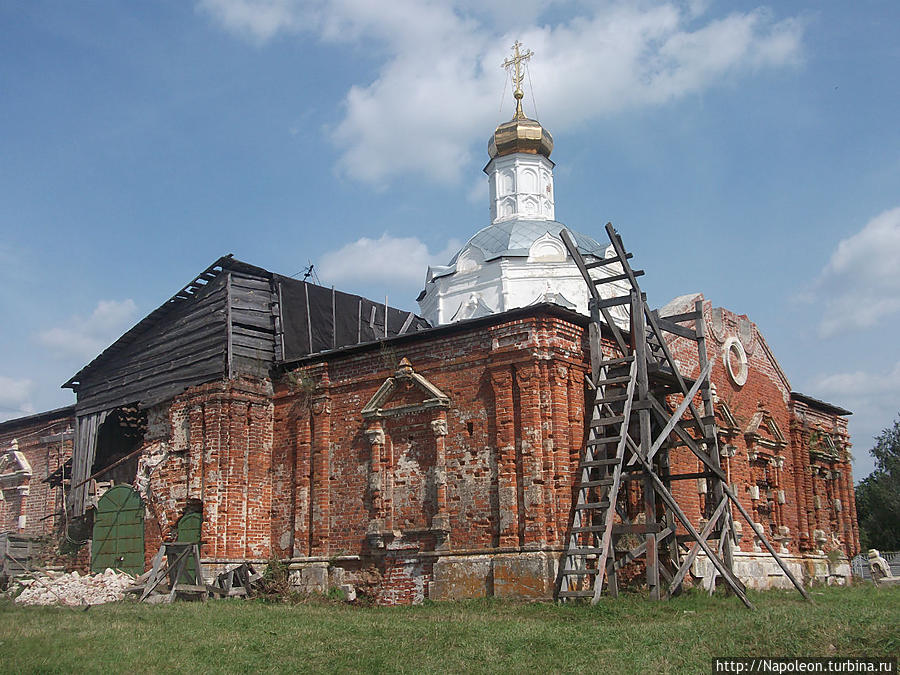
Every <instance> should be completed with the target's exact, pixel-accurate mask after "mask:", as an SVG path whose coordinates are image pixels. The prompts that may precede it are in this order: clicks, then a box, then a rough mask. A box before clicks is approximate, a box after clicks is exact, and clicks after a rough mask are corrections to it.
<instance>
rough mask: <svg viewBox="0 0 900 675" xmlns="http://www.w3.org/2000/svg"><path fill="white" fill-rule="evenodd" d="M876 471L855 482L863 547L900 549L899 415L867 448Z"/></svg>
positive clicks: (886, 549) (865, 548)
mask: <svg viewBox="0 0 900 675" xmlns="http://www.w3.org/2000/svg"><path fill="white" fill-rule="evenodd" d="M869 452H870V454H871V455H872V457H874V458H875V471H873V472H872V473H871V474H870V475H869V476H868V477H867V478H865V479H864V480H862V481H861V482H860V484H859V485H857V486H856V513H857V516H858V517H859V535H860V543H861V544H862V548H863V551H865V550H867V549H869V548H877V549H881V550H885V551H897V550H900V415H898V417H897V419H896V420H895V421H894V426H893V427H889V428H887V429H885V430H883V431H882V432H881V433H880V434H879V435H878V436H877V437H876V438H875V445H874V447H873V448H872V449H871V450H870V451H869Z"/></svg>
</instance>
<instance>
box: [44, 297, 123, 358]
mask: <svg viewBox="0 0 900 675" xmlns="http://www.w3.org/2000/svg"><path fill="white" fill-rule="evenodd" d="M136 311H137V305H135V304H134V300H131V299H130V298H129V299H127V300H121V301H119V300H101V301H100V302H98V303H97V306H96V307H95V308H94V311H93V312H91V315H90V316H88V317H84V316H72V317H70V318H69V319H68V320H67V321H65V322H64V323H62V324H60V325H58V326H54V327H52V328H48V329H47V330H43V331H41V332H39V333H38V334H37V341H38V343H40V344H41V345H43V346H44V347H46V348H47V349H49V350H50V352H51V353H52V354H53V355H54V356H58V357H61V358H76V359H81V360H86V359H92V358H93V357H95V356H97V355H98V354H99V353H100V352H101V351H103V349H104V348H106V347H107V346H108V345H109V344H111V343H112V342H113V340H115V339H116V338H118V337H119V336H120V335H121V334H122V333H124V332H125V330H127V329H128V328H130V327H131V324H132V321H133V319H134V315H135V313H136Z"/></svg>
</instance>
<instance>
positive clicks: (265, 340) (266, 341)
mask: <svg viewBox="0 0 900 675" xmlns="http://www.w3.org/2000/svg"><path fill="white" fill-rule="evenodd" d="M231 344H232V345H234V346H241V347H247V348H248V349H263V350H266V351H270V352H272V355H273V356H274V354H275V338H274V337H273V336H272V335H266V334H265V333H263V334H262V335H260V334H256V335H253V334H248V333H246V332H237V331H234V332H232V334H231Z"/></svg>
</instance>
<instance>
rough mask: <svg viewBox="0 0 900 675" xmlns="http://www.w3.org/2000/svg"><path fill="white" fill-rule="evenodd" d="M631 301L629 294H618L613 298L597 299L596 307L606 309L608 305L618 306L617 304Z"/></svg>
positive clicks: (625, 303)
mask: <svg viewBox="0 0 900 675" xmlns="http://www.w3.org/2000/svg"><path fill="white" fill-rule="evenodd" d="M630 302H631V296H630V295H618V296H616V297H614V298H606V299H605V300H597V301H596V303H597V309H607V308H609V307H618V306H619V305H627V304H629V303H630Z"/></svg>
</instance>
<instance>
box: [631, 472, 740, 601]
mask: <svg viewBox="0 0 900 675" xmlns="http://www.w3.org/2000/svg"><path fill="white" fill-rule="evenodd" d="M641 462H642V463H643V464H644V468H645V470H646V471H647V474H648V478H649V479H650V481H652V483H653V485H654V487H655V488H656V492H657V493H658V494H659V495H660V497H662V499H663V501H664V502H666V504H668V506H669V508H670V509H671V510H672V512H673V513H674V514H675V517H676V518H678V520H680V521H681V524H682V525H683V526H684V527H685V529H686V530H687V531H688V532H689V533H690V535H691V536H692V537H693V538H694V540H695V541H697V543H699V544H700V547H701V548H702V549H703V552H704V553H706V555H707V557H708V558H709V559H710V561H711V562H712V563H713V565H715V567H716V569H718V570H719V573H720V574H721V575H722V577H724V578H725V580H726V581H727V582H728V585H729V586H731V589H732V590H733V591H734V593H735V595H737V596H738V597H739V598H740V599H741V602H743V603H744V605H746V606H747V608H748V609H753V605H752V604H751V603H750V601H749V600H748V599H747V596H746V595H745V594H744V592H743V590H742V587H743V584H742V583H741V582H740V580H739V579H738V578H737V577H735V576H734V574H733V573H732V572H731V570H729V569H726V568H725V565H724V563H723V562H722V560H721V559H720V558H719V556H717V555H716V553H715V552H714V551H713V550H712V549H711V548H710V547H709V544H707V543H706V541H705V540H703V539H701V538H700V533H699V532H697V530H696V528H694V525H693V524H692V523H691V521H690V519H689V518H688V517H687V516H686V515H685V513H684V511H682V510H681V507H680V506H679V505H678V502H677V501H675V498H674V497H673V496H672V494H671V493H670V492H669V491H668V490H667V489H666V486H665V485H663V483H662V481H661V480H660V479H659V476H657V475H656V473H655V472H654V471H653V467H652V466H651V465H650V464H649V463H647V461H646V460H644V458H641Z"/></svg>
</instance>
